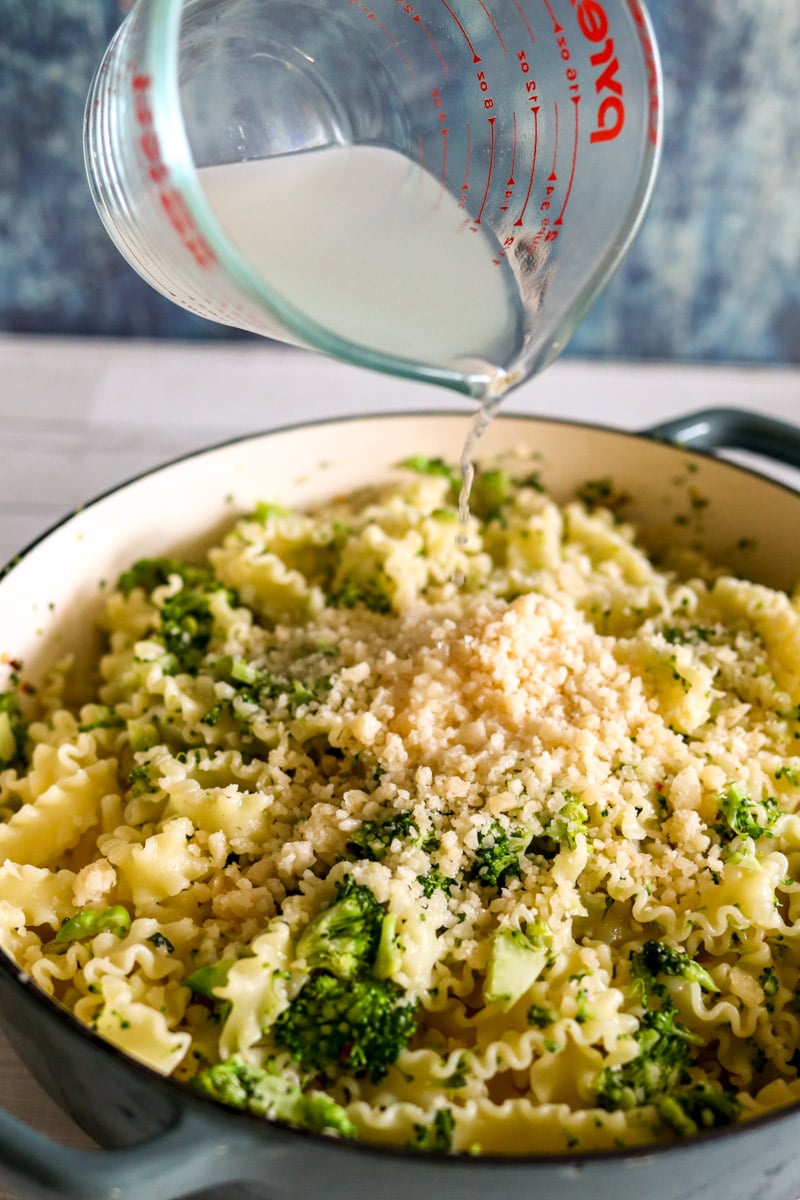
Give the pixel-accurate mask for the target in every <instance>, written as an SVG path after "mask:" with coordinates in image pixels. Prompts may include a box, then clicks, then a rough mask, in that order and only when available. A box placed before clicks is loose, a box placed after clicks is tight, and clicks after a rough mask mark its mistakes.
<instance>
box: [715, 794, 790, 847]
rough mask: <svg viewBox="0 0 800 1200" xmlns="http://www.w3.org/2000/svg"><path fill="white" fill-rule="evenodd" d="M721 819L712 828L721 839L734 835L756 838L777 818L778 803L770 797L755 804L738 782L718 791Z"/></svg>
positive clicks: (729, 838)
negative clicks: (722, 790)
mask: <svg viewBox="0 0 800 1200" xmlns="http://www.w3.org/2000/svg"><path fill="white" fill-rule="evenodd" d="M717 804H718V806H719V812H720V816H721V817H722V821H720V822H718V823H717V824H716V825H715V826H714V828H715V829H716V831H717V833H718V834H719V836H720V837H721V838H722V840H723V841H730V840H731V839H732V838H734V837H740V836H741V837H751V838H753V840H754V841H755V840H757V839H758V838H760V837H764V835H765V834H766V833H767V832H768V831H769V829H770V828H771V826H772V825H774V824H775V821H776V820H777V818H778V815H779V814H778V804H777V801H776V800H774V799H773V798H772V797H769V798H768V799H766V800H764V801H763V802H762V803H761V804H756V803H755V801H753V800H751V799H750V798H749V797H748V796H747V795H746V794H745V791H744V788H742V786H741V785H740V784H738V783H732V784H731V785H730V787H729V788H728V789H727V790H726V791H724V792H720V794H719V796H718V797H717Z"/></svg>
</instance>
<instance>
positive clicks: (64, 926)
mask: <svg viewBox="0 0 800 1200" xmlns="http://www.w3.org/2000/svg"><path fill="white" fill-rule="evenodd" d="M130 927H131V915H130V913H129V912H128V910H127V908H125V907H124V906H123V905H122V904H115V905H113V907H111V908H105V909H103V911H102V912H97V911H96V910H95V909H92V908H85V909H84V910H83V912H79V913H76V914H75V916H74V917H67V918H66V919H65V920H63V921H62V922H61V926H60V928H59V930H58V933H57V934H56V936H55V940H56V942H61V943H64V942H80V941H83V940H84V939H85V938H90V937H95V936H96V935H97V934H98V933H104V932H106V931H108V932H109V933H115V934H116V935H117V937H120V938H122V937H125V934H126V933H127V932H128V930H129V929H130Z"/></svg>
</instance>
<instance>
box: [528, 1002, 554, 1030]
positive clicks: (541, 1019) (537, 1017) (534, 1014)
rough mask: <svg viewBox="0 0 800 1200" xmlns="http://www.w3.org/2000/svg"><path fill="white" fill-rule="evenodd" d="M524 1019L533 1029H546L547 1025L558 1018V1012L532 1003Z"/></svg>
mask: <svg viewBox="0 0 800 1200" xmlns="http://www.w3.org/2000/svg"><path fill="white" fill-rule="evenodd" d="M525 1019H526V1021H527V1022H528V1024H529V1025H530V1026H531V1027H532V1028H534V1029H546V1028H547V1026H548V1025H552V1024H553V1022H554V1021H557V1020H558V1013H557V1012H556V1010H555V1009H554V1008H546V1007H543V1006H542V1005H541V1004H532V1005H531V1006H530V1008H529V1009H528V1011H527V1013H526V1014H525Z"/></svg>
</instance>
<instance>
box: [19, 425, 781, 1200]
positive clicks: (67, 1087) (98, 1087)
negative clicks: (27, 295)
mask: <svg viewBox="0 0 800 1200" xmlns="http://www.w3.org/2000/svg"><path fill="white" fill-rule="evenodd" d="M468 428H469V417H468V416H467V415H463V414H462V415H459V414H454V413H448V414H446V415H442V414H436V413H417V414H407V415H401V416H394V415H393V416H370V417H364V418H354V419H350V420H340V421H330V422H325V423H317V424H314V425H308V426H301V427H296V428H292V429H287V430H280V431H276V432H272V433H267V434H264V435H260V436H256V437H251V438H247V439H244V440H241V441H237V442H233V443H229V444H226V445H224V446H220V447H217V448H215V449H212V450H208V451H205V452H203V453H200V454H195V455H192V456H190V457H188V458H185V459H182V460H181V461H179V462H176V463H173V464H171V465H169V466H166V467H163V468H161V469H159V470H157V471H154V472H151V473H150V474H148V475H146V476H143V477H142V478H139V479H137V480H134V481H133V482H131V483H128V484H126V485H124V486H123V487H120V488H118V489H116V490H115V491H113V492H111V493H109V494H108V495H106V496H104V497H102V498H101V499H99V500H97V501H95V502H94V503H92V504H90V505H87V506H86V507H85V508H84V509H82V510H81V511H80V512H78V513H76V514H74V515H73V516H71V517H69V518H68V519H66V520H65V521H64V522H63V523H62V524H60V525H59V526H57V527H56V528H55V529H53V530H52V531H51V532H50V533H49V534H47V535H46V536H45V537H43V538H42V539H40V540H39V541H37V542H36V543H35V544H34V545H33V546H31V547H30V548H29V549H28V550H27V551H25V552H24V553H23V554H22V555H21V556H19V557H18V558H17V559H16V560H15V561H14V563H13V565H12V566H10V567H9V568H7V569H6V571H5V573H4V575H3V577H2V579H0V658H2V659H4V660H7V659H23V660H24V662H25V672H26V676H32V677H33V678H34V679H35V677H36V676H37V675H39V676H40V675H41V673H42V672H43V671H44V670H45V669H46V668H47V666H48V664H49V663H52V662H53V661H55V660H56V659H57V658H59V657H61V656H62V655H63V653H64V652H65V651H66V650H67V649H71V650H74V651H75V653H76V654H77V658H78V661H79V662H80V660H81V659H82V658H85V657H86V656H88V655H90V654H91V652H92V647H93V644H94V642H93V639H94V637H95V635H94V633H93V617H94V616H95V615H96V614H97V612H98V611H99V608H100V605H101V603H102V589H101V587H100V586H99V585H100V583H101V581H103V580H108V579H114V578H116V576H117V575H118V574H119V572H120V571H121V570H122V569H123V568H125V567H126V566H128V565H129V563H130V562H131V561H132V560H134V559H136V558H139V557H142V556H144V555H155V554H167V553H169V554H173V553H184V552H187V551H190V550H192V549H194V548H198V547H199V546H200V545H201V544H202V542H203V541H204V540H205V541H207V540H209V539H211V538H213V537H214V536H216V535H218V533H219V532H220V529H221V528H222V527H223V526H224V525H226V524H228V523H229V522H230V521H231V520H232V518H233V517H234V515H235V514H236V513H237V512H239V511H243V510H247V509H249V508H252V507H253V505H254V504H255V503H256V502H257V501H258V500H267V501H274V502H280V503H282V504H294V503H296V504H307V503H311V502H313V501H315V500H321V499H324V498H327V497H330V496H331V495H334V494H336V493H337V492H340V491H342V490H344V489H348V488H352V487H355V486H358V485H359V484H363V483H366V482H375V481H379V480H381V479H383V478H386V477H388V476H389V475H390V473H391V471H392V469H393V464H395V463H397V462H398V461H400V460H402V459H404V458H407V457H409V456H410V455H412V454H426V455H432V456H435V455H443V456H445V457H447V458H451V459H452V458H455V459H457V458H458V456H459V455H460V452H461V448H462V445H463V442H464V438H465V435H466V433H467V430H468ZM520 445H527V446H529V447H530V448H531V450H533V451H534V452H535V453H536V454H537V456H538V464H539V465H540V466H541V476H542V479H543V482H544V483H545V485H546V486H547V487H548V488H549V489H550V490H551V491H552V493H553V494H554V495H555V496H556V498H566V497H567V496H568V495H569V494H571V493H573V492H574V489H575V488H576V487H577V486H580V485H581V484H583V483H585V482H586V481H587V480H596V479H599V478H602V479H607V480H609V481H610V482H611V484H612V485H613V489H614V492H615V494H616V495H620V494H624V495H625V496H626V497H627V498H628V502H627V504H626V507H625V516H626V518H629V519H631V520H633V521H635V522H637V523H638V524H640V525H641V527H642V528H643V530H644V531H645V534H646V536H645V540H646V541H648V542H649V543H651V544H652V546H653V548H655V549H657V548H658V547H659V546H663V545H664V544H669V543H675V542H680V543H683V544H689V545H697V546H700V547H702V548H703V549H705V550H706V551H708V553H710V554H711V555H713V556H714V557H716V558H719V559H722V560H724V561H726V562H728V563H729V564H730V565H732V567H733V568H734V569H735V570H737V571H741V572H742V573H743V574H745V575H747V576H748V577H750V578H753V579H757V580H760V581H762V582H765V583H768V584H770V585H771V586H774V587H790V586H791V585H792V584H793V583H794V581H795V580H797V579H800V537H798V534H797V530H798V529H799V528H800V495H798V494H797V493H796V492H794V491H792V490H791V489H790V488H789V487H787V486H784V485H783V484H781V483H778V482H775V481H773V480H770V479H767V478H765V477H763V476H761V475H759V474H757V473H755V472H753V471H750V470H746V469H744V468H742V467H741V466H738V465H734V464H732V463H730V462H725V461H721V460H720V459H719V458H717V457H715V455H714V454H713V451H714V450H719V449H720V448H723V447H732V448H738V449H744V450H748V451H753V452H756V453H759V454H762V455H765V456H767V457H770V458H774V459H776V460H778V461H780V462H784V463H788V464H791V465H792V466H796V467H800V430H798V429H795V428H793V427H791V426H787V425H783V424H781V423H778V422H775V421H770V420H768V419H765V418H762V417H759V416H756V415H754V414H749V413H746V412H739V411H734V410H715V411H709V412H703V413H695V414H692V415H690V416H687V417H685V418H682V419H679V420H676V421H674V422H671V423H670V424H669V425H664V426H661V427H659V428H657V429H651V430H648V431H645V432H644V433H642V434H627V433H619V432H616V431H613V430H608V429H601V428H596V427H592V426H585V425H576V424H570V423H567V422H559V421H549V420H539V419H535V418H527V417H515V416H502V417H499V418H498V419H497V420H496V421H495V422H494V424H493V425H492V426H491V427H490V429H489V430H488V431H487V433H486V435H485V437H484V440H483V442H482V443H481V446H480V453H481V454H482V455H491V454H493V453H495V452H497V451H500V450H503V449H508V448H510V447H517V446H520ZM709 451H711V452H712V453H709ZM54 581H57V583H55V582H54ZM54 589H56V590H55V591H54ZM48 601H55V605H54V607H53V608H52V609H51V608H50V607H49V605H48V603H47V602H48ZM8 670H9V667H8V666H5V667H3V666H0V690H2V689H3V687H5V686H6V682H7V681H6V680H5V679H4V678H3V676H2V672H3V671H8ZM0 1024H2V1027H3V1028H4V1030H5V1032H6V1034H7V1035H8V1037H9V1039H10V1040H11V1042H12V1044H13V1045H14V1047H15V1048H16V1050H17V1052H18V1053H19V1055H20V1057H21V1058H22V1060H23V1061H24V1063H25V1064H26V1065H27V1067H28V1068H29V1069H30V1071H31V1073H32V1074H33V1075H34V1076H35V1078H36V1079H37V1080H38V1082H39V1083H40V1084H41V1085H42V1086H43V1087H44V1088H45V1090H46V1091H47V1092H48V1093H49V1094H50V1095H51V1096H52V1097H53V1098H54V1100H56V1101H57V1103H58V1104H59V1105H61V1107H62V1108H63V1109H64V1110H65V1111H66V1112H67V1113H69V1114H70V1116H71V1117H72V1118H73V1119H74V1120H75V1121H76V1122H77V1124H78V1125H79V1126H80V1127H81V1128H82V1129H83V1130H85V1131H86V1132H87V1133H88V1134H89V1135H90V1136H91V1137H93V1138H94V1139H95V1140H96V1141H97V1142H98V1144H99V1146H100V1147H102V1149H100V1150H98V1151H97V1152H94V1151H78V1150H69V1149H65V1148H63V1147H61V1146H59V1145H56V1144H55V1143H53V1142H51V1141H50V1140H48V1139H47V1138H45V1137H43V1136H41V1135H40V1134H38V1133H36V1132H34V1131H33V1130H31V1129H30V1128H29V1127H27V1126H26V1125H24V1124H22V1123H21V1122H19V1121H17V1120H16V1119H14V1118H13V1117H11V1116H10V1115H8V1114H6V1113H0V1183H3V1184H5V1185H6V1186H8V1187H9V1188H11V1189H12V1190H14V1191H15V1192H17V1193H18V1194H19V1195H21V1196H31V1197H39V1196H42V1197H44V1196H67V1197H74V1198H75V1200H100V1198H104V1200H172V1198H173V1197H178V1196H183V1195H187V1194H190V1193H196V1192H213V1193H214V1195H215V1196H219V1197H222V1196H225V1197H230V1198H231V1200H233V1198H234V1197H242V1198H243V1200H244V1198H245V1197H248V1198H249V1197H252V1198H255V1197H262V1196H263V1197H265V1198H269V1200H305V1198H306V1197H307V1198H309V1200H316V1198H318V1197H319V1198H320V1200H321V1198H322V1197H325V1200H356V1198H360V1197H365V1198H366V1197H368V1198H369V1200H408V1197H412V1196H413V1197H415V1198H417V1200H434V1198H435V1200H488V1198H490V1197H491V1198H496V1200H523V1198H524V1200H586V1198H587V1197H590V1200H628V1198H629V1200H692V1198H695V1197H697V1198H699V1197H725V1200H796V1198H797V1197H798V1196H800V1104H796V1105H793V1106H792V1107H790V1108H787V1109H784V1110H782V1111H781V1112H780V1113H777V1114H775V1115H772V1116H770V1117H767V1118H763V1119H760V1120H758V1121H754V1122H752V1123H750V1124H747V1125H741V1126H738V1127H735V1128H729V1129H726V1130H721V1131H717V1132H712V1133H709V1134H706V1135H702V1136H700V1137H698V1138H696V1139H693V1140H691V1141H686V1142H674V1143H670V1144H668V1145H664V1146H659V1147H653V1148H649V1149H643V1150H637V1151H633V1152H631V1151H628V1152H625V1151H614V1152H603V1153H594V1154H584V1155H580V1156H574V1157H570V1156H565V1155H560V1156H557V1157H552V1156H550V1157H547V1156H537V1155H536V1154H535V1153H531V1154H526V1155H525V1156H520V1157H515V1158H509V1157H503V1158H499V1157H485V1158H472V1157H436V1156H430V1155H425V1154H420V1153H415V1152H413V1151H396V1150H384V1149H380V1148H375V1147H368V1146H364V1145H359V1144H355V1143H351V1142H342V1141H336V1140H334V1139H331V1138H327V1137H324V1136H321V1135H314V1134H310V1133H306V1132H301V1131H297V1130H293V1129H288V1128H285V1127H282V1126H280V1125H278V1124H275V1123H273V1122H270V1121H264V1120H261V1119H257V1118H254V1117H251V1116H249V1115H243V1114H241V1113H238V1112H234V1111H231V1110H229V1109H226V1108H224V1107H222V1106H221V1105H219V1104H217V1103H216V1102H215V1101H212V1100H209V1099H206V1098H204V1097H201V1096H198V1095H196V1094H194V1093H193V1092H192V1091H191V1089H189V1088H188V1087H185V1086H183V1085H181V1084H179V1083H176V1082H175V1081H173V1080H171V1079H165V1078H163V1077H162V1076H160V1075H158V1074H156V1073H155V1072H154V1071H152V1070H150V1069H149V1068H146V1067H144V1066H141V1065H140V1064H138V1063H137V1062H135V1061H133V1060H132V1059H130V1058H128V1057H126V1056H125V1055H123V1054H122V1053H120V1052H119V1051H118V1050H116V1049H114V1048H113V1047H112V1046H110V1045H108V1044H107V1043H105V1042H103V1041H101V1040H100V1039H99V1038H98V1037H97V1036H96V1035H95V1034H93V1033H92V1032H91V1031H90V1030H88V1029H86V1028H84V1027H83V1026H82V1025H80V1024H79V1023H78V1022H77V1021H76V1020H75V1019H74V1018H73V1017H72V1016H71V1014H69V1013H66V1012H64V1011H62V1010H61V1009H60V1008H59V1007H58V1006H57V1005H56V1004H55V1003H54V1002H53V1001H52V1000H51V999H50V998H49V997H47V996H45V995H44V994H43V993H41V992H40V991H38V989H37V988H36V987H35V986H34V985H33V984H32V982H31V981H30V979H29V978H28V977H27V976H26V975H25V974H24V973H22V972H21V971H20V970H19V968H17V967H16V966H15V965H14V963H13V962H11V961H10V960H9V959H8V958H6V957H5V956H3V955H0Z"/></svg>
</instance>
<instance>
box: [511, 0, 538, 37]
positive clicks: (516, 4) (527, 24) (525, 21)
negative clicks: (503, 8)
mask: <svg viewBox="0 0 800 1200" xmlns="http://www.w3.org/2000/svg"><path fill="white" fill-rule="evenodd" d="M514 8H515V9H516V10H517V12H518V13H519V17H520V20H521V21H522V24H523V25H524V26H525V28H526V29H527V31H528V37H529V38H530V39H531V41H532V42H535V41H536V38H535V37H534V36H533V30H532V29H531V23H530V21H529V20H528V18H527V17H526V15H525V12H524V11H523V8H522V5H521V4H520V2H519V0H514Z"/></svg>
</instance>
